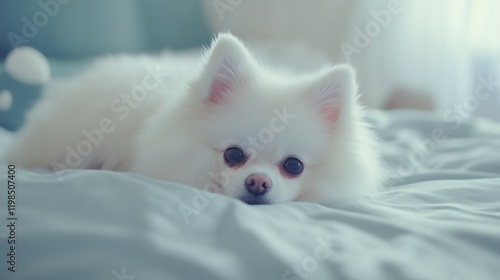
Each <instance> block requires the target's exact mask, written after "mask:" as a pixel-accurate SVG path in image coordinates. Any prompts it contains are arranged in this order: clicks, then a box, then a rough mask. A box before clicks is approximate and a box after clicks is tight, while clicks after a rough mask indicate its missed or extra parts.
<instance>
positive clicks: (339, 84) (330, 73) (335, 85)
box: [308, 64, 357, 124]
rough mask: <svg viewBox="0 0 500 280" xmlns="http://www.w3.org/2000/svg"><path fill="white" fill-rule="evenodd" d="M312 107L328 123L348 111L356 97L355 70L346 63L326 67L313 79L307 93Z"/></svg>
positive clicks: (332, 122) (333, 121)
mask: <svg viewBox="0 0 500 280" xmlns="http://www.w3.org/2000/svg"><path fill="white" fill-rule="evenodd" d="M311 93H312V94H313V96H312V99H311V97H310V96H309V97H308V98H309V100H312V104H313V106H314V108H315V109H316V110H317V111H318V112H319V113H320V115H321V116H322V117H323V119H324V120H325V121H326V122H328V123H329V124H334V123H335V122H336V121H337V120H338V119H339V118H340V117H341V115H342V114H344V113H346V112H347V111H350V110H351V108H352V106H353V105H354V102H356V98H357V84H356V72H355V70H354V69H353V68H352V66H350V65H347V64H342V65H337V66H334V67H330V68H327V69H325V70H323V71H321V73H319V74H318V76H317V77H316V78H315V79H313V82H312V85H311V88H310V89H309V90H308V94H311Z"/></svg>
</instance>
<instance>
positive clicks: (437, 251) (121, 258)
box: [0, 111, 500, 280]
mask: <svg viewBox="0 0 500 280" xmlns="http://www.w3.org/2000/svg"><path fill="white" fill-rule="evenodd" d="M367 118H368V120H369V121H370V122H371V123H372V124H373V126H374V128H375V130H376V131H377V133H378V135H379V137H380V138H381V143H382V147H381V149H382V151H383V156H384V160H385V162H386V164H387V168H388V169H389V170H390V171H391V176H392V177H391V179H390V180H389V183H388V186H387V189H386V191H384V193H383V194H382V195H381V197H380V198H378V199H375V200H374V199H365V200H360V201H356V202H342V203H334V204H329V205H319V204H312V203H304V202H292V203H285V204H278V205H264V206H249V205H246V204H244V203H242V202H240V201H237V200H234V199H231V198H228V197H224V196H220V195H214V194H208V193H204V192H202V191H197V190H195V189H193V188H191V187H189V186H183V185H177V184H172V183H169V182H162V181H156V180H152V179H149V178H146V177H142V176H139V175H135V174H128V173H115V172H109V171H99V170H80V171H70V172H66V174H64V176H63V177H62V178H63V180H62V181H61V180H59V178H60V177H59V176H56V175H54V174H51V173H49V172H47V171H44V170H25V169H22V168H20V167H16V169H15V171H16V176H15V178H14V179H15V184H16V189H15V191H16V194H15V195H16V197H15V201H16V204H15V217H16V218H17V220H16V221H15V222H16V223H15V226H16V227H15V231H14V234H15V240H16V245H15V246H16V248H15V249H16V250H15V260H16V262H15V265H16V266H15V270H16V272H11V271H9V270H8V268H9V267H11V264H9V263H8V262H7V261H8V260H9V258H10V257H9V256H7V254H8V253H9V252H10V246H11V244H8V240H11V239H12V238H11V239H9V237H10V236H11V234H12V232H11V231H10V230H9V229H8V227H7V225H8V222H10V220H7V218H8V217H10V216H8V215H7V211H6V210H7V207H8V205H7V199H5V197H6V194H7V191H8V189H7V188H8V187H7V186H8V184H7V180H8V178H6V175H7V171H8V169H9V168H8V163H6V162H3V163H1V164H0V170H3V171H2V175H1V176H2V177H1V178H0V181H1V182H2V183H1V184H0V192H1V194H2V195H1V196H2V199H1V200H0V209H1V211H0V220H1V221H2V226H1V228H0V237H1V238H2V239H1V243H0V249H1V252H2V262H1V264H0V279H37V280H45V279H47V280H49V279H50V280H58V279H72V280H79V279H113V280H122V279H126V280H132V279H137V280H142V279H199V280H211V279H214V280H215V279H217V280H222V279H290V280H291V279H293V280H297V279H384V280H391V279H394V280H405V279H426V280H429V279H436V280H465V279H481V280H482V279H484V280H487V279H498V277H499V275H500V125H498V124H495V123H493V122H490V121H487V120H484V119H462V120H460V122H458V120H456V121H454V122H447V121H446V120H445V119H443V118H442V116H439V115H432V114H429V113H418V112H413V111H391V112H380V111H371V112H369V114H368V116H367ZM13 138H14V135H13V134H12V133H11V132H8V131H6V130H2V131H1V133H0V144H1V147H5V146H6V144H7V143H8V142H9V141H13ZM63 172H64V171H63ZM360 172H362V170H360ZM6 260H7V261H6Z"/></svg>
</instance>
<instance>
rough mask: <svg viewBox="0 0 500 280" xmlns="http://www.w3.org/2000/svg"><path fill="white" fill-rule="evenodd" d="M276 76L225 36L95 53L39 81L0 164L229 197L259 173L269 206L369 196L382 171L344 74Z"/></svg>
mask: <svg viewBox="0 0 500 280" xmlns="http://www.w3.org/2000/svg"><path fill="white" fill-rule="evenodd" d="M154 72H157V74H154ZM287 73H289V71H279V70H278V68H277V67H275V68H270V67H264V66H263V65H262V64H261V63H260V62H258V61H257V60H256V59H255V57H254V56H253V55H252V54H251V53H250V52H249V51H248V50H247V48H246V47H245V46H244V44H243V43H241V42H240V41H239V40H238V39H236V38H235V37H233V36H232V35H230V34H220V35H219V36H218V37H217V38H216V39H215V40H214V42H213V44H212V46H211V47H210V49H208V50H207V51H206V53H205V54H204V56H203V58H201V59H199V58H196V57H194V56H187V55H175V54H171V53H164V54H162V55H160V56H156V57H154V56H139V57H132V56H117V57H109V58H105V59H102V60H100V61H98V62H97V63H96V64H95V65H94V66H93V67H91V68H90V69H89V70H88V71H86V72H85V73H83V74H81V75H78V76H76V77H74V78H72V79H69V80H63V81H58V82H53V83H51V84H50V85H49V86H48V87H47V89H46V90H45V92H44V96H43V98H42V100H41V101H40V102H39V103H38V104H37V106H36V107H35V108H34V109H33V110H32V111H31V112H30V113H29V115H28V119H27V123H26V125H25V126H24V128H23V129H22V130H21V132H20V135H19V140H18V141H16V145H15V146H14V147H13V148H12V152H11V154H10V160H11V161H12V162H16V163H18V164H20V165H23V166H25V167H31V168H35V167H41V168H50V169H52V170H54V171H60V172H62V173H64V170H65V169H67V168H96V169H108V170H115V171H131V172H135V173H139V174H143V175H146V176H150V177H153V178H158V179H162V180H166V181H174V182H178V183H183V184H187V185H191V186H194V187H197V188H201V189H205V190H209V191H213V192H218V193H223V194H226V195H228V196H231V197H235V198H241V197H242V196H244V195H245V192H246V190H245V187H244V180H245V178H247V176H248V175H250V174H252V173H260V174H264V175H266V176H267V177H269V178H270V179H271V181H272V184H273V186H272V188H271V189H270V191H269V192H268V193H266V194H265V196H266V202H269V203H280V202H286V201H294V200H301V201H313V202H328V201H332V200H337V199H344V198H346V197H352V196H359V195H370V196H372V195H375V194H376V193H377V189H378V188H379V187H380V185H381V181H382V178H383V169H382V167H381V163H380V161H379V158H378V152H377V148H376V146H375V144H376V143H375V142H376V141H375V138H374V135H373V134H372V132H371V131H370V129H369V127H368V125H367V124H366V123H365V122H363V120H362V108H361V106H360V105H359V104H358V101H357V84H356V80H355V72H354V70H353V69H352V68H351V67H350V66H348V65H338V66H334V67H331V66H326V67H324V68H323V69H321V70H319V71H317V72H315V73H310V74H303V75H301V76H292V75H290V74H287ZM155 82H156V84H155ZM139 97H140V98H139ZM230 146H238V147H241V148H243V150H244V151H245V153H246V154H247V155H248V156H249V159H248V160H247V161H246V162H245V164H243V165H242V166H239V167H237V168H233V167H229V166H228V165H227V164H226V163H225V161H224V158H223V154H224V150H225V149H227V148H228V147H230ZM288 156H295V157H297V158H299V159H300V160H301V161H302V162H303V164H304V166H305V168H304V171H303V172H302V174H301V175H300V176H298V177H296V178H291V177H290V176H285V174H284V172H283V169H282V168H281V165H282V163H283V161H284V160H285V159H286V158H287V157H288ZM61 170H62V171H61Z"/></svg>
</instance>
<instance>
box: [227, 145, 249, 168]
mask: <svg viewBox="0 0 500 280" xmlns="http://www.w3.org/2000/svg"><path fill="white" fill-rule="evenodd" d="M244 159H245V154H244V153H243V151H242V150H241V149H240V148H238V147H229V148H227V149H226V150H225V151H224V161H225V162H226V163H227V164H228V165H229V166H234V165H237V164H239V163H241V162H242V161H243V160H244Z"/></svg>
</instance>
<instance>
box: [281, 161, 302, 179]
mask: <svg viewBox="0 0 500 280" xmlns="http://www.w3.org/2000/svg"><path fill="white" fill-rule="evenodd" d="M283 169H284V170H285V171H286V173H287V174H289V175H292V176H297V175H299V174H300V173H302V171H304V164H302V162H301V161H300V160H299V159H298V158H294V157H289V158H287V159H286V160H285V162H284V163H283Z"/></svg>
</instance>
